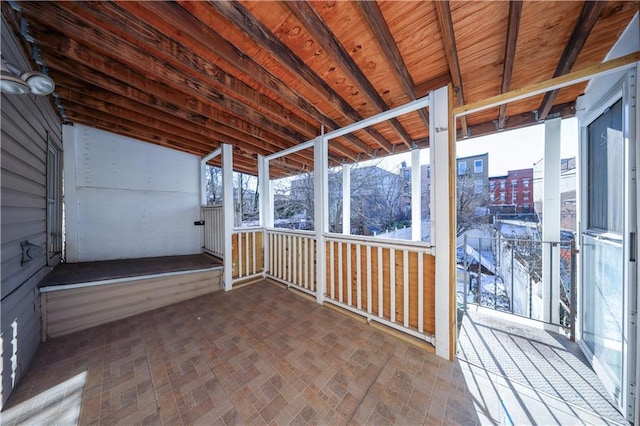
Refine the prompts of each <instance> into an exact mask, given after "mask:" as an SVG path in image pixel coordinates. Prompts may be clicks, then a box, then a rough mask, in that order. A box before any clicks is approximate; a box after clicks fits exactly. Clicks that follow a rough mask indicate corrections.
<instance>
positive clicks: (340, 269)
mask: <svg viewBox="0 0 640 426" xmlns="http://www.w3.org/2000/svg"><path fill="white" fill-rule="evenodd" d="M338 269H339V272H340V274H339V275H338V285H339V287H338V300H340V301H341V302H342V301H343V299H342V296H343V294H342V293H343V291H342V243H338Z"/></svg>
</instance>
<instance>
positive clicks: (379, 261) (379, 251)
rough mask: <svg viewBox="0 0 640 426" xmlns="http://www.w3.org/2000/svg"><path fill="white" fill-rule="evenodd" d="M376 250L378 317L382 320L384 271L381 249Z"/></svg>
mask: <svg viewBox="0 0 640 426" xmlns="http://www.w3.org/2000/svg"><path fill="white" fill-rule="evenodd" d="M377 250H378V316H379V317H380V318H382V317H383V316H384V301H383V300H382V296H383V295H384V293H383V292H382V283H383V275H384V270H383V269H382V248H381V247H378V248H377Z"/></svg>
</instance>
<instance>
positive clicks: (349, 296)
mask: <svg viewBox="0 0 640 426" xmlns="http://www.w3.org/2000/svg"><path fill="white" fill-rule="evenodd" d="M351 254H352V252H351V244H350V243H347V304H348V305H349V306H352V305H353V303H352V300H351V299H352V293H353V289H352V285H353V279H352V277H351Z"/></svg>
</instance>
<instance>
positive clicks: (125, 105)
mask: <svg viewBox="0 0 640 426" xmlns="http://www.w3.org/2000/svg"><path fill="white" fill-rule="evenodd" d="M56 77H60V78H56V81H59V83H60V84H61V87H60V89H59V94H60V95H61V96H64V98H65V99H66V102H65V109H66V110H69V111H74V110H80V109H86V108H89V109H92V110H94V111H100V112H104V113H106V114H109V115H111V116H114V117H126V118H127V119H128V120H129V121H133V122H137V123H140V124H141V125H144V126H146V127H149V128H153V129H156V130H157V131H158V133H164V134H166V135H167V136H171V137H173V138H176V140H182V141H184V145H185V146H194V147H196V146H197V147H199V148H202V149H204V150H205V151H206V150H211V149H212V148H216V147H217V146H219V145H220V143H223V142H224V143H231V144H232V145H235V146H240V143H239V142H240V140H238V139H234V138H231V137H229V136H227V135H225V134H223V133H220V132H215V131H212V130H208V129H203V130H204V131H202V132H201V133H199V132H196V131H195V130H196V129H194V130H189V129H185V128H184V126H183V125H181V124H180V123H181V121H180V120H177V119H176V117H174V116H172V115H170V114H162V113H157V112H155V111H152V113H148V111H147V108H148V107H147V108H145V105H143V104H139V103H136V102H132V101H128V100H126V99H123V98H121V97H113V96H112V97H109V94H108V93H105V91H103V90H101V89H100V88H97V87H91V86H87V88H84V87H82V88H79V87H74V88H71V87H72V86H71V84H70V83H69V80H68V79H67V78H64V77H61V76H56ZM105 98H106V99H105ZM242 146H243V147H244V150H245V151H247V152H249V153H251V154H254V155H257V154H260V155H269V154H270V153H271V152H273V149H274V148H275V147H273V146H269V144H267V143H262V144H256V145H248V144H243V145H242ZM275 149H277V148H275ZM291 158H292V160H294V161H296V162H298V163H300V164H309V163H312V162H313V156H312V155H305V154H303V153H296V154H295V155H292V156H291Z"/></svg>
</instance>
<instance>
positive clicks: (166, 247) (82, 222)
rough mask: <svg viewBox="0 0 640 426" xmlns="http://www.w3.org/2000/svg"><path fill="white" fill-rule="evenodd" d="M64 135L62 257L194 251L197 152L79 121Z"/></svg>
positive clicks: (80, 258) (196, 238)
mask: <svg viewBox="0 0 640 426" xmlns="http://www.w3.org/2000/svg"><path fill="white" fill-rule="evenodd" d="M65 137H71V138H73V143H69V144H67V145H66V148H67V151H66V157H65V160H67V164H66V166H67V167H66V170H68V171H69V172H71V171H72V170H73V172H72V173H68V174H67V173H66V172H65V173H66V174H65V193H66V197H67V198H66V199H67V204H66V208H67V211H68V215H67V222H66V226H67V232H68V235H69V236H71V238H69V239H68V240H67V261H68V262H84V261H96V260H110V259H124V258H137V257H152V256H169V255H182V254H194V253H199V252H200V250H201V247H200V245H201V241H200V239H201V235H200V234H201V232H202V228H200V227H197V226H194V224H193V222H194V221H197V220H200V192H199V182H200V181H199V179H200V178H199V171H200V159H199V158H198V157H196V156H194V155H190V154H185V153H182V152H178V151H174V150H171V149H167V148H163V147H160V146H156V145H152V144H148V143H144V142H140V141H137V140H134V139H131V138H127V137H123V136H119V135H115V134H112V133H109V132H105V131H102V130H97V129H93V128H90V127H86V126H81V125H76V126H75V127H74V129H73V130H72V131H68V130H67V131H66V132H65ZM65 143H66V140H65ZM71 149H73V151H72V152H70V150H71ZM69 160H71V161H73V162H74V166H75V167H74V168H73V169H72V168H69V163H68V162H69ZM70 209H74V211H73V212H71V211H69V210H70Z"/></svg>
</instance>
